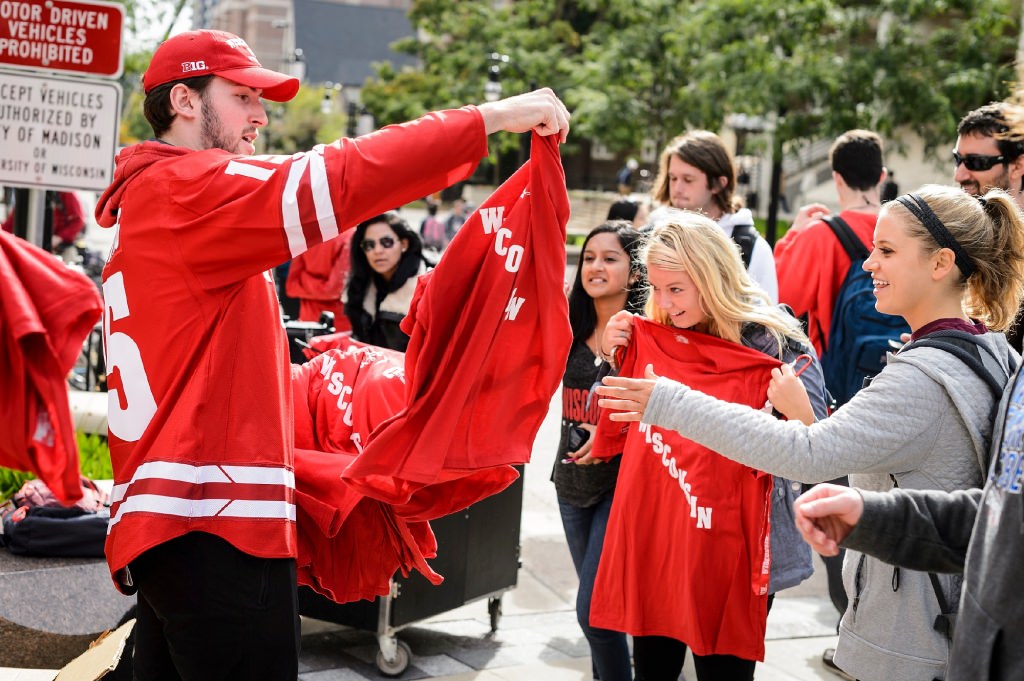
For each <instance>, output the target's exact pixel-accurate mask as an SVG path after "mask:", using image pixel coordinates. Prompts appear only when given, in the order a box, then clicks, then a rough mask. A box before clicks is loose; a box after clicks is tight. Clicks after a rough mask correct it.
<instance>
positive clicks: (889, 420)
mask: <svg viewBox="0 0 1024 681" xmlns="http://www.w3.org/2000/svg"><path fill="white" fill-rule="evenodd" d="M650 376H653V372H650ZM907 386H913V389H907ZM598 394H600V395H602V397H603V398H604V399H602V400H601V402H600V404H601V406H602V407H605V408H609V409H614V410H618V411H620V412H621V413H619V414H612V415H611V418H612V419H613V420H618V421H640V420H642V421H643V422H644V423H649V424H651V425H655V426H660V427H663V428H672V429H673V430H677V431H679V432H680V433H682V434H683V435H684V436H685V437H687V438H689V439H692V440H694V441H696V442H698V443H700V444H702V445H704V446H706V447H709V448H710V449H713V450H714V451H716V452H718V453H720V454H722V455H723V456H726V457H728V458H730V459H733V460H734V461H738V462H739V463H742V464H745V465H747V466H750V467H752V468H757V469H760V470H763V471H766V472H768V473H772V474H775V475H781V476H782V477H785V478H789V479H791V480H801V481H805V482H818V481H822V480H831V479H832V478H836V477H839V476H841V475H847V474H849V473H889V472H892V471H894V470H901V469H902V470H907V469H912V468H917V467H919V465H920V464H921V463H922V462H923V461H924V458H925V456H926V455H927V452H928V451H930V449H931V448H932V446H933V445H934V443H935V439H936V437H937V429H936V428H934V423H935V419H936V418H941V417H942V414H941V412H937V409H940V408H941V407H940V406H939V405H943V404H947V403H948V397H946V396H945V395H944V393H943V390H942V387H941V386H939V385H938V384H937V383H935V382H934V381H930V380H920V372H919V371H918V370H917V369H915V368H914V367H911V366H908V365H906V364H901V363H898V364H892V365H889V366H888V367H886V370H885V371H883V372H882V373H881V374H879V375H878V376H877V377H876V378H875V381H874V382H873V383H872V385H871V386H869V387H867V388H865V389H863V390H861V391H860V392H859V393H858V394H857V395H856V396H855V397H854V399H853V400H851V401H850V402H848V403H847V404H846V405H844V406H843V408H842V409H840V410H838V411H837V412H836V413H835V414H833V415H832V416H831V417H830V418H827V419H825V420H823V421H819V422H817V423H814V424H813V425H811V426H809V427H808V426H805V425H803V424H802V423H798V422H791V421H779V420H778V419H775V418H774V417H772V416H771V415H770V414H767V413H765V412H761V411H758V410H755V409H751V408H750V407H747V406H745V405H739V404H733V403H730V402H725V401H723V400H719V399H717V398H714V397H711V396H710V395H705V394H704V393H701V392H699V391H697V390H692V389H690V388H689V387H687V386H685V385H683V384H681V383H678V382H676V381H672V380H669V379H665V378H658V379H657V380H653V379H652V378H646V379H630V378H623V377H608V378H606V379H605V385H604V386H601V387H599V388H598Z"/></svg>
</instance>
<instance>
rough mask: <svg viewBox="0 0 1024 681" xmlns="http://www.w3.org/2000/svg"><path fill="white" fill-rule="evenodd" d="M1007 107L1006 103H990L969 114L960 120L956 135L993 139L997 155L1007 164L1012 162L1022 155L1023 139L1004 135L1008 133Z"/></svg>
mask: <svg viewBox="0 0 1024 681" xmlns="http://www.w3.org/2000/svg"><path fill="white" fill-rule="evenodd" d="M1009 106H1010V105H1009V104H1007V103H1006V102H992V103H991V104H986V105H985V106H983V107H980V108H978V109H975V110H974V111H971V112H969V113H968V114H967V115H966V116H964V117H963V118H961V119H960V124H959V125H957V126H956V134H957V135H959V136H960V137H963V136H964V135H978V136H979V137H994V138H995V140H996V145H997V146H998V147H999V154H1000V155H1001V156H1005V157H1006V161H1007V162H1008V163H1009V162H1011V161H1013V160H1014V159H1016V158H1017V157H1018V156H1021V155H1022V154H1024V139H1020V138H1017V137H1014V136H1010V135H1007V134H1006V133H1008V132H1009V131H1010V128H1009V126H1008V125H1007V121H1006V113H1007V111H1008V109H1009Z"/></svg>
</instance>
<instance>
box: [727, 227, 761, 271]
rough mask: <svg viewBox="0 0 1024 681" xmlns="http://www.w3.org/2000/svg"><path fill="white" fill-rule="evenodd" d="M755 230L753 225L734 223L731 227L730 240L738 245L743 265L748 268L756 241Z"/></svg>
mask: <svg viewBox="0 0 1024 681" xmlns="http://www.w3.org/2000/svg"><path fill="white" fill-rule="evenodd" d="M757 236H758V234H757V230H756V229H754V225H736V226H734V227H733V228H732V240H733V241H735V242H736V243H737V244H738V245H739V247H740V255H742V256H743V267H744V268H746V269H750V261H751V259H752V258H753V257H754V244H756V243H757Z"/></svg>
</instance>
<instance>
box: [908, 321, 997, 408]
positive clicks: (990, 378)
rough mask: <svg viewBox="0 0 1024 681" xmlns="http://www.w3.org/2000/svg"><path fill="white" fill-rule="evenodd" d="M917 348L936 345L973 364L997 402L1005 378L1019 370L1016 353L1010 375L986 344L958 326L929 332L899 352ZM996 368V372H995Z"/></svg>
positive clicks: (962, 360) (972, 368) (974, 369)
mask: <svg viewBox="0 0 1024 681" xmlns="http://www.w3.org/2000/svg"><path fill="white" fill-rule="evenodd" d="M916 347H927V348H937V349H939V350H945V351H946V352H948V353H950V354H951V355H954V356H955V357H956V358H957V359H959V360H960V361H961V362H963V363H964V364H966V365H967V366H968V367H970V369H971V370H972V371H973V372H974V373H975V374H977V375H978V378H980V379H981V380H982V381H984V382H985V385H987V386H988V389H989V390H990V391H992V396H993V397H994V398H995V400H996V403H997V404H998V403H999V400H1000V398H1001V397H1002V395H1003V388H1004V387H1006V381H1007V380H1008V378H1009V375H1010V374H1013V372H1014V371H1016V369H1017V362H1016V360H1015V359H1014V358H1013V355H1008V356H1007V364H1008V368H1009V374H1005V373H1004V372H1003V370H1002V367H1001V366H1000V364H999V359H998V358H997V357H996V356H995V353H993V352H992V350H990V349H989V348H988V346H987V345H985V344H983V343H979V342H978V338H977V336H975V335H974V334H972V333H967V332H966V331H960V330H957V329H943V330H942V331H935V332H934V333H930V334H928V335H927V336H925V337H924V338H918V339H917V340H915V341H911V342H909V343H907V344H906V345H904V346H903V348H902V349H901V350H900V352H903V351H904V350H907V349H909V348H916ZM972 349H975V352H977V355H975V354H974V352H971V350H972ZM985 355H988V361H986V357H985ZM993 367H994V368H995V369H996V371H993ZM997 372H998V374H999V376H1000V377H999V378H997ZM1000 379H1002V380H1000Z"/></svg>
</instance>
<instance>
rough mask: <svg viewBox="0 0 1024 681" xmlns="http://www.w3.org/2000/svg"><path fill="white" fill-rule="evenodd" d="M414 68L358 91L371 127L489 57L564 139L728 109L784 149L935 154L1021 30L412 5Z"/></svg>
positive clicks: (710, 9)
mask: <svg viewBox="0 0 1024 681" xmlns="http://www.w3.org/2000/svg"><path fill="white" fill-rule="evenodd" d="M410 18H411V21H412V23H413V26H414V27H415V28H416V29H417V31H418V33H419V35H420V36H422V39H407V40H405V41H402V42H401V43H400V44H399V45H398V46H397V47H398V48H399V49H400V50H402V51H404V52H407V53H408V54H412V55H414V56H416V57H417V58H418V59H419V62H420V67H419V68H418V69H409V68H407V69H404V70H401V71H396V70H395V69H393V68H391V67H389V66H386V67H381V68H380V69H379V70H378V72H377V76H376V78H374V79H372V80H371V81H370V82H368V83H367V86H366V88H365V89H364V102H365V103H366V105H367V107H368V108H369V109H370V110H371V112H372V113H373V114H374V115H375V117H376V118H377V119H378V121H380V122H396V121H398V120H400V119H401V120H404V119H408V118H409V117H411V116H413V115H416V114H419V113H422V112H424V111H428V110H431V109H436V108H440V107H447V106H459V105H461V104H465V103H467V102H478V101H481V100H482V99H483V92H484V83H485V82H486V80H487V69H488V66H489V64H490V62H489V59H488V55H489V54H490V53H492V52H497V53H499V54H507V55H508V56H509V61H508V64H507V65H505V66H504V67H503V68H502V74H501V75H502V86H503V92H504V93H505V94H511V93H515V92H520V91H524V90H526V89H527V88H528V87H529V85H530V83H531V82H533V83H537V84H540V85H547V86H550V87H552V88H554V89H555V90H556V91H557V92H558V93H559V94H560V95H562V97H563V98H564V99H565V101H566V102H567V104H569V106H570V108H571V109H572V110H573V125H574V137H576V136H582V137H585V138H589V139H592V140H594V141H598V142H601V143H603V144H605V145H606V146H608V147H610V148H612V149H615V150H620V151H635V150H637V149H639V148H640V146H641V144H642V143H643V141H644V140H650V141H653V142H655V143H656V144H658V145H659V146H660V145H661V144H662V143H664V142H665V141H666V140H667V139H668V138H670V137H672V136H674V135H676V134H678V133H679V132H681V131H683V130H685V129H687V128H690V127H704V128H709V129H718V128H719V127H721V125H722V122H723V120H724V118H725V116H727V115H728V114H730V113H742V114H747V115H750V116H760V117H762V118H763V119H764V120H766V121H768V122H770V123H771V124H772V125H774V126H775V129H776V130H777V131H778V135H777V139H779V140H785V141H791V142H792V141H799V140H813V139H822V138H829V137H832V136H834V135H835V134H838V133H839V132H842V131H843V130H847V129H850V128H854V127H866V128H871V129H874V130H877V131H879V132H880V133H882V134H884V135H886V136H888V137H890V138H893V137H896V138H897V141H898V137H899V135H898V131H899V130H901V129H903V128H909V129H912V130H914V131H915V132H917V133H918V134H920V135H921V136H922V137H923V139H924V140H925V143H926V145H927V146H928V147H930V148H934V147H936V146H940V145H946V144H948V143H949V141H950V140H951V139H952V138H953V137H954V133H955V125H956V121H957V120H958V119H959V118H960V116H962V115H963V114H964V113H965V112H966V111H968V110H970V109H973V108H975V107H977V106H980V105H981V104H984V103H987V102H989V101H991V100H994V99H1001V98H1003V97H1005V96H1006V95H1007V94H1008V91H1009V89H1010V82H1011V81H1012V80H1013V77H1014V73H1013V60H1014V57H1015V51H1016V46H1017V35H1018V33H1019V29H1020V3H1017V2H1013V1H1012V0H693V1H690V2H678V0H580V1H577V2H568V1H564V2H563V1H559V0H520V1H518V2H509V3H494V2H490V1H488V0H459V1H458V2H456V1H455V0H419V1H417V2H414V3H413V8H412V10H411V13H410Z"/></svg>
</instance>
